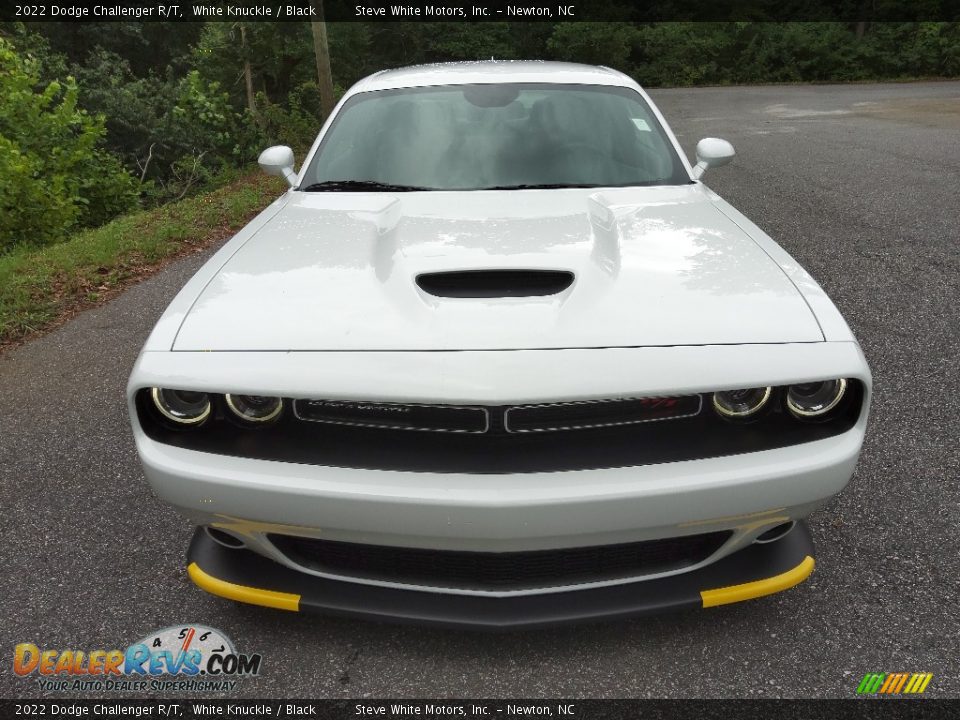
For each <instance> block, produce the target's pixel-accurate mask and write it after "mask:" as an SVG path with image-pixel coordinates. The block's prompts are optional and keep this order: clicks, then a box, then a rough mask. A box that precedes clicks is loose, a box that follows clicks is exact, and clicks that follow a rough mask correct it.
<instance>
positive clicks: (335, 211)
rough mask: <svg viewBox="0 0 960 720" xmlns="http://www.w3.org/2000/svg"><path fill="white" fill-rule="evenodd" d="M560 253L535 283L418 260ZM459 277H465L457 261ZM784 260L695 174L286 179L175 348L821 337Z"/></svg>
mask: <svg viewBox="0 0 960 720" xmlns="http://www.w3.org/2000/svg"><path fill="white" fill-rule="evenodd" d="M504 269H513V270H516V269H522V270H554V271H563V272H565V273H572V274H573V278H574V279H573V282H572V283H571V284H570V285H569V287H567V288H566V289H564V290H562V291H560V292H557V293H555V294H552V295H541V296H532V297H483V298H476V297H471V298H464V297H438V296H435V295H432V294H429V293H428V292H425V291H424V290H423V289H421V288H420V287H419V286H418V284H417V280H416V279H417V276H419V275H422V274H424V273H436V272H444V271H463V270H504ZM454 279H455V278H454ZM822 339H823V335H822V334H821V332H820V328H819V326H818V324H817V321H816V318H815V317H814V316H813V314H812V313H811V311H810V309H809V308H808V306H807V304H806V302H805V301H804V299H803V297H802V296H801V295H800V293H799V292H798V291H797V289H796V288H795V287H794V286H793V284H792V283H791V281H790V280H789V279H788V278H787V276H786V275H785V274H784V273H783V271H782V270H781V269H780V267H779V266H778V265H777V264H776V263H774V262H773V260H771V259H770V257H769V256H768V255H767V254H766V253H765V252H764V251H763V250H762V249H761V248H760V247H759V246H758V245H757V244H756V243H755V242H754V241H753V240H752V239H751V238H750V237H749V236H748V235H746V234H745V233H744V232H743V231H742V230H741V229H740V228H739V227H738V226H737V225H736V224H734V223H733V222H732V221H731V220H730V219H728V218H727V217H726V216H725V215H723V214H722V213H721V212H720V211H719V210H718V209H717V208H716V206H715V205H714V203H713V202H712V201H711V200H710V196H709V194H708V192H707V191H706V190H704V189H703V188H702V187H701V186H698V185H690V186H681V187H676V186H674V187H656V188H623V189H605V190H602V191H596V190H584V189H564V190H521V191H473V192H415V193H396V194H385V193H315V194H310V193H290V195H289V200H288V202H287V203H286V205H285V206H284V207H283V209H282V210H280V211H279V212H278V213H277V214H276V215H275V216H274V217H273V218H272V219H271V220H270V221H269V222H268V223H267V224H266V225H264V226H263V227H262V228H261V229H260V230H259V231H258V232H257V233H256V234H255V235H254V236H253V237H252V238H250V239H249V240H248V241H247V242H246V243H244V244H243V245H242V246H241V247H240V248H239V249H238V250H237V251H236V252H234V253H233V255H232V256H230V258H229V260H227V262H226V263H225V264H223V266H222V267H221V268H220V269H219V271H218V272H217V274H216V275H215V276H214V277H213V279H212V280H211V281H210V282H209V283H208V284H207V286H206V287H205V288H204V289H203V291H202V292H201V293H200V295H199V296H198V297H197V299H196V301H195V302H194V304H193V307H192V308H191V309H190V311H189V313H187V315H186V317H185V318H184V321H183V323H182V325H181V327H180V330H179V332H178V334H177V337H176V340H175V342H174V346H173V349H174V350H191V351H192V350H248V351H296V350H304V351H312V350H499V349H535V348H593V347H636V346H664V345H707V344H743V343H785V342H813V341H820V340H822Z"/></svg>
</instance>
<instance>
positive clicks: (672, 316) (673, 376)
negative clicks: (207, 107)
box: [128, 62, 870, 628]
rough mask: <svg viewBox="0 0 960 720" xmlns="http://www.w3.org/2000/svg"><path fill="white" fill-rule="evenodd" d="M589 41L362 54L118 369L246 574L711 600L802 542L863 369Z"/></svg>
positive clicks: (659, 606)
mask: <svg viewBox="0 0 960 720" xmlns="http://www.w3.org/2000/svg"><path fill="white" fill-rule="evenodd" d="M732 156H733V148H732V147H730V145H729V144H728V143H726V142H724V141H722V140H717V139H712V138H708V139H705V140H702V141H701V142H700V144H699V145H698V146H697V160H698V162H697V163H696V165H691V164H690V163H688V161H687V160H686V158H685V157H684V154H683V152H682V151H681V149H680V146H679V144H678V143H677V140H676V138H675V137H674V135H673V134H672V132H671V131H670V129H669V128H668V126H667V124H666V122H665V121H664V119H663V117H662V115H661V114H660V112H659V111H658V110H657V108H656V107H655V106H654V104H653V103H652V102H651V100H650V98H649V97H647V95H646V94H645V93H644V92H643V90H642V89H641V88H640V87H639V86H638V85H637V84H636V83H635V82H633V81H632V80H631V79H630V78H628V77H626V76H625V75H622V74H620V73H618V72H614V71H612V70H609V69H606V68H597V67H589V66H581V65H568V64H561V63H544V62H484V63H455V64H443V65H428V66H421V67H413V68H406V69H401V70H391V71H385V72H381V73H377V74H375V75H372V76H370V77H368V78H366V79H365V80H362V81H361V82H359V83H358V84H357V85H355V86H354V87H353V88H351V89H350V90H349V91H348V92H347V94H346V95H345V96H344V97H343V99H342V100H341V102H340V103H339V105H338V106H337V108H336V109H335V110H334V112H333V113H332V114H331V117H330V118H329V119H328V121H327V122H326V123H325V125H324V126H323V128H322V130H321V132H320V134H319V136H318V138H317V140H316V142H315V144H314V146H313V148H312V149H311V150H310V153H309V154H308V155H307V157H306V160H305V162H304V164H303V167H302V168H301V169H300V171H299V172H297V171H295V170H294V167H293V154H292V152H291V151H290V150H289V149H288V148H284V147H274V148H270V149H269V150H266V151H265V152H264V153H263V154H262V155H261V158H260V163H261V165H262V166H263V167H264V169H265V170H267V171H268V172H270V173H273V174H277V175H280V176H282V177H284V178H286V180H287V182H288V183H289V185H290V189H289V190H288V191H287V192H286V193H285V194H284V195H283V196H282V197H280V198H279V199H278V200H277V201H275V202H274V203H273V204H272V205H270V206H269V207H268V208H267V209H266V210H264V211H263V212H262V213H261V214H260V215H259V216H257V217H256V218H255V219H254V220H253V221H252V222H251V223H250V224H249V225H247V226H246V227H245V228H244V229H243V230H241V231H240V232H239V233H238V234H237V235H236V236H235V237H234V238H233V239H232V240H230V241H229V242H227V243H226V244H225V245H224V246H223V247H222V248H221V249H220V250H219V251H218V252H217V253H216V254H215V255H214V256H213V257H212V258H211V259H210V260H209V262H207V263H206V265H204V266H203V268H201V270H200V271H199V272H198V273H197V274H196V275H195V276H194V277H193V278H192V279H191V280H190V281H189V282H188V283H187V284H186V286H185V287H184V288H183V289H182V290H181V292H180V293H179V294H178V295H177V297H176V298H175V299H174V300H173V302H172V303H171V305H170V306H169V308H168V309H167V310H166V312H165V313H164V314H163V316H162V317H161V319H160V320H159V322H158V323H157V326H156V328H155V329H154V330H153V333H152V334H151V335H150V337H149V339H148V340H147V342H146V345H145V346H144V348H143V351H142V353H141V354H140V356H139V358H138V360H137V362H136V366H135V367H134V370H133V373H132V375H131V378H130V382H129V388H128V400H129V407H130V415H131V419H132V424H133V431H134V436H135V439H136V445H137V449H138V451H139V455H140V458H141V460H142V463H143V468H144V472H145V474H146V477H147V479H148V481H149V482H150V484H151V485H152V487H153V489H154V491H155V492H156V493H157V494H158V495H159V496H160V497H161V498H163V499H164V500H166V501H167V502H169V503H171V504H172V505H173V506H175V507H176V508H177V509H178V510H180V511H181V512H182V513H183V514H184V515H186V516H187V517H188V518H190V519H191V520H192V521H193V522H194V523H195V524H197V525H198V526H199V527H198V529H197V531H196V533H195V535H194V537H193V540H192V543H191V545H190V548H189V551H188V571H189V575H190V577H191V578H192V579H193V581H194V582H195V583H196V584H197V585H199V586H200V587H201V588H203V589H205V590H207V591H209V592H211V593H214V594H216V595H221V596H223V597H227V598H231V599H234V600H239V601H244V602H250V603H257V604H260V605H266V606H271V607H277V608H285V609H288V610H307V609H312V610H319V611H323V612H329V613H341V614H344V613H345V614H355V615H362V616H366V617H372V618H387V619H398V620H408V621H417V622H436V623H445V624H453V625H462V626H472V627H481V628H484V627H485V628H498V627H501V628H502V627H525V626H534V625H541V624H549V623H556V622H565V621H574V620H588V619H599V618H610V617H621V616H629V615H636V614H642V613H650V612H656V611H661V610H668V609H679V608H693V607H709V606H714V605H720V604H724V603H730V602H735V601H739V600H745V599H748V598H754V597H758V596H761V595H766V594H769V593H773V592H777V591H779V590H783V589H785V588H788V587H791V586H793V585H795V584H797V583H799V582H801V581H802V580H804V579H805V578H806V577H807V576H808V575H809V574H810V572H811V571H812V569H813V564H814V561H813V548H812V544H811V540H810V535H809V532H808V530H807V528H806V526H805V524H804V522H803V518H804V517H805V516H807V515H808V514H809V513H810V512H811V511H813V510H815V509H816V508H818V507H820V506H821V505H823V504H824V503H825V502H826V501H827V500H828V499H829V498H830V497H831V496H833V495H834V494H835V493H837V492H838V491H839V490H840V489H841V488H843V487H844V485H845V484H846V483H847V482H848V480H849V479H850V476H851V474H852V472H853V470H854V466H855V464H856V461H857V456H858V454H859V452H860V447H861V444H862V441H863V437H864V430H865V426H866V421H867V409H868V404H869V400H870V372H869V370H868V368H867V364H866V362H865V360H864V356H863V354H862V353H861V350H860V347H859V345H858V344H857V342H856V340H855V339H854V337H853V335H852V334H851V332H850V330H849V328H848V327H847V325H846V323H845V322H844V320H843V318H842V317H841V316H840V314H839V312H838V311H837V309H836V308H835V307H834V305H833V304H832V303H831V301H830V300H829V299H828V298H827V296H826V295H825V294H824V292H823V290H821V288H820V287H819V286H818V285H817V284H816V283H815V282H814V281H813V279H812V278H811V277H810V276H809V275H808V274H807V273H806V272H805V271H804V270H803V269H802V268H800V267H799V266H798V265H797V263H796V261H794V260H793V259H792V258H791V257H790V255H788V254H787V253H786V252H785V251H784V250H783V249H781V248H780V247H779V246H778V245H777V244H776V243H775V242H774V241H773V240H771V239H770V238H769V237H767V235H765V234H764V233H763V232H762V231H761V230H760V229H759V228H757V227H756V226H755V225H754V224H753V223H751V222H750V221H749V220H748V219H747V218H746V217H744V216H743V215H741V214H740V213H739V212H737V211H736V210H735V209H734V208H733V207H731V206H730V205H728V204H727V203H726V202H724V201H723V200H722V199H721V198H720V197H718V196H717V195H716V194H714V193H713V192H712V191H711V190H709V189H708V188H707V187H706V186H704V185H703V184H702V183H701V181H700V177H701V175H702V173H703V172H704V170H706V169H708V168H710V167H713V166H716V165H721V164H723V163H725V162H727V161H729V160H730V159H731V158H732Z"/></svg>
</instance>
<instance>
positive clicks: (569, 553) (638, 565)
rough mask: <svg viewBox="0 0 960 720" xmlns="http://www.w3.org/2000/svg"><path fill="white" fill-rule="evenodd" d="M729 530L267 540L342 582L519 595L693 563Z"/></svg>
mask: <svg viewBox="0 0 960 720" xmlns="http://www.w3.org/2000/svg"><path fill="white" fill-rule="evenodd" d="M729 537H730V533H729V532H727V531H724V532H713V533H703V534H700V535H684V536H682V537H674V538H664V539H659V540H646V541H643V542H635V543H625V544H620V545H599V546H593V547H581V548H564V549H560V550H535V551H530V552H504V553H490V552H464V551H453V550H427V549H421V548H402V547H386V546H380V545H364V544H359V543H345V542H335V541H331V540H315V539H312V538H303V537H295V536H292V535H270V536H269V539H270V541H271V542H272V543H273V544H274V545H275V546H276V547H277V549H278V550H280V552H282V553H283V554H284V555H286V556H287V557H288V558H289V559H290V560H291V561H292V562H294V563H296V564H297V565H300V566H301V567H305V568H308V569H310V570H315V571H319V572H327V573H330V574H334V575H342V576H346V577H354V578H363V579H368V580H380V581H386V582H396V583H404V584H408V585H419V586H427V587H441V588H449V589H463V590H493V591H496V590H499V591H508V590H523V589H532V588H547V587H560V586H565V585H576V584H583V583H592V582H602V581H605V580H613V579H618V578H629V577H640V576H643V575H650V574H653V573H659V572H666V571H669V570H677V569H681V568H685V567H690V566H692V565H696V564H698V563H700V562H702V561H703V560H706V559H707V558H708V557H710V556H711V555H712V554H713V553H715V552H716V551H717V550H719V549H720V546H721V545H723V543H725V542H726V541H727V539H728V538H729Z"/></svg>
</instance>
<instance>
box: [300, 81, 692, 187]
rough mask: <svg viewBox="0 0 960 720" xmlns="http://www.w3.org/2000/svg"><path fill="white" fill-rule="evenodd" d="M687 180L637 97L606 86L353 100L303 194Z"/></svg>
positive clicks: (483, 88)
mask: <svg viewBox="0 0 960 720" xmlns="http://www.w3.org/2000/svg"><path fill="white" fill-rule="evenodd" d="M689 182H690V177H689V175H688V174H687V172H686V170H685V169H684V167H683V165H682V164H681V162H680V158H679V157H678V156H677V153H676V151H675V150H674V148H673V146H672V145H671V143H670V141H669V140H668V139H667V136H666V133H665V132H664V129H663V127H662V126H661V125H660V123H659V122H657V119H656V117H655V116H654V115H653V113H652V112H651V111H650V107H649V106H648V105H647V103H646V102H644V99H643V97H642V96H641V95H640V94H639V93H637V92H635V91H633V90H631V89H630V88H621V87H609V86H602V85H559V84H522V85H521V84H507V85H504V84H501V85H456V86H440V87H426V88H404V89H399V90H381V91H376V92H366V93H360V94H358V95H355V96H354V97H352V98H350V99H349V100H348V101H347V102H346V104H344V106H343V108H342V109H341V110H340V112H339V113H338V114H337V116H336V118H335V119H334V122H333V125H332V126H331V128H330V130H329V132H328V133H327V134H326V136H325V137H324V139H323V141H322V142H321V144H320V148H319V150H318V151H317V153H316V155H315V156H314V158H313V160H312V162H311V163H310V166H309V167H308V168H307V172H306V174H305V175H304V181H303V183H302V184H301V186H300V188H299V189H300V190H306V191H324V190H366V191H390V192H393V191H402V190H485V189H511V188H537V187H608V186H614V187H623V186H631V185H679V184H684V183H689Z"/></svg>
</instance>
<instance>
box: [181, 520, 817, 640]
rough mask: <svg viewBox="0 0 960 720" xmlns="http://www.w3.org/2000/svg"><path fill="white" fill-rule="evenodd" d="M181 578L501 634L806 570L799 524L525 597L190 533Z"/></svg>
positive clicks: (773, 584) (618, 613)
mask: <svg viewBox="0 0 960 720" xmlns="http://www.w3.org/2000/svg"><path fill="white" fill-rule="evenodd" d="M187 561H188V572H189V574H190V578H191V579H192V580H193V581H194V582H195V583H196V584H197V585H198V586H199V587H201V588H203V589H204V590H206V591H207V592H210V593H212V594H214V595H219V596H221V597H225V598H228V599H230V600H236V601H239V602H246V603H252V604H255V605H263V606H266V607H273V608H279V609H282V610H294V611H315V612H321V613H326V614H331V615H347V616H353V617H363V618H366V619H373V620H384V621H390V622H408V623H420V624H438V625H447V626H456V627H468V628H476V629H481V630H510V629H519V628H533V627H542V626H548V625H558V624H565V623H575V622H588V621H599V620H611V619H617V618H628V617H635V616H638V615H649V614H654V613H662V612H669V611H674V610H692V609H695V608H704V607H713V606H716V605H725V604H728V603H733V602H740V601H742V600H749V599H752V598H757V597H762V596H764V595H770V594H773V593H777V592H780V591H782V590H786V589H787V588H790V587H793V586H794V585H797V584H798V583H801V582H803V581H804V580H805V579H806V578H807V577H808V576H809V575H810V573H811V572H812V571H813V566H814V560H813V542H812V540H811V538H810V532H809V530H808V529H807V526H806V525H805V524H804V523H802V522H799V523H797V524H796V526H795V527H794V529H793V530H792V531H790V532H789V533H788V534H787V535H785V536H784V537H782V538H781V539H779V540H776V541H774V542H770V543H764V544H757V543H755V544H753V545H750V546H748V547H746V548H744V549H743V550H740V551H738V552H736V553H733V554H732V555H728V556H727V557H725V558H723V559H721V560H718V561H717V562H715V563H711V564H710V565H707V566H705V567H702V568H699V569H697V570H692V571H689V572H684V573H680V574H677V575H671V576H669V577H664V578H660V579H656V580H638V581H636V582H629V583H624V584H620V585H608V586H604V587H593V588H589V589H584V590H566V591H564V592H547V593H540V594H535V595H509V596H500V597H494V596H484V595H454V594H450V593H444V592H442V591H441V592H431V591H422V590H406V589H398V588H393V587H382V586H377V585H369V584H363V583H357V582H349V581H343V580H332V579H329V578H323V577H318V576H315V575H310V574H308V573H303V572H299V571H297V570H293V569H291V568H288V567H286V566H284V565H281V564H279V563H277V562H274V561H273V560H269V559H267V558H265V557H263V556H262V555H259V554H257V553H254V552H252V551H251V550H246V549H230V548H226V547H224V546H222V545H219V544H218V543H216V542H214V541H213V540H212V539H211V538H210V536H209V535H208V534H207V533H206V532H204V530H203V529H202V528H197V531H196V532H195V533H194V536H193V540H192V541H191V543H190V549H189V550H188V552H187Z"/></svg>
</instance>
